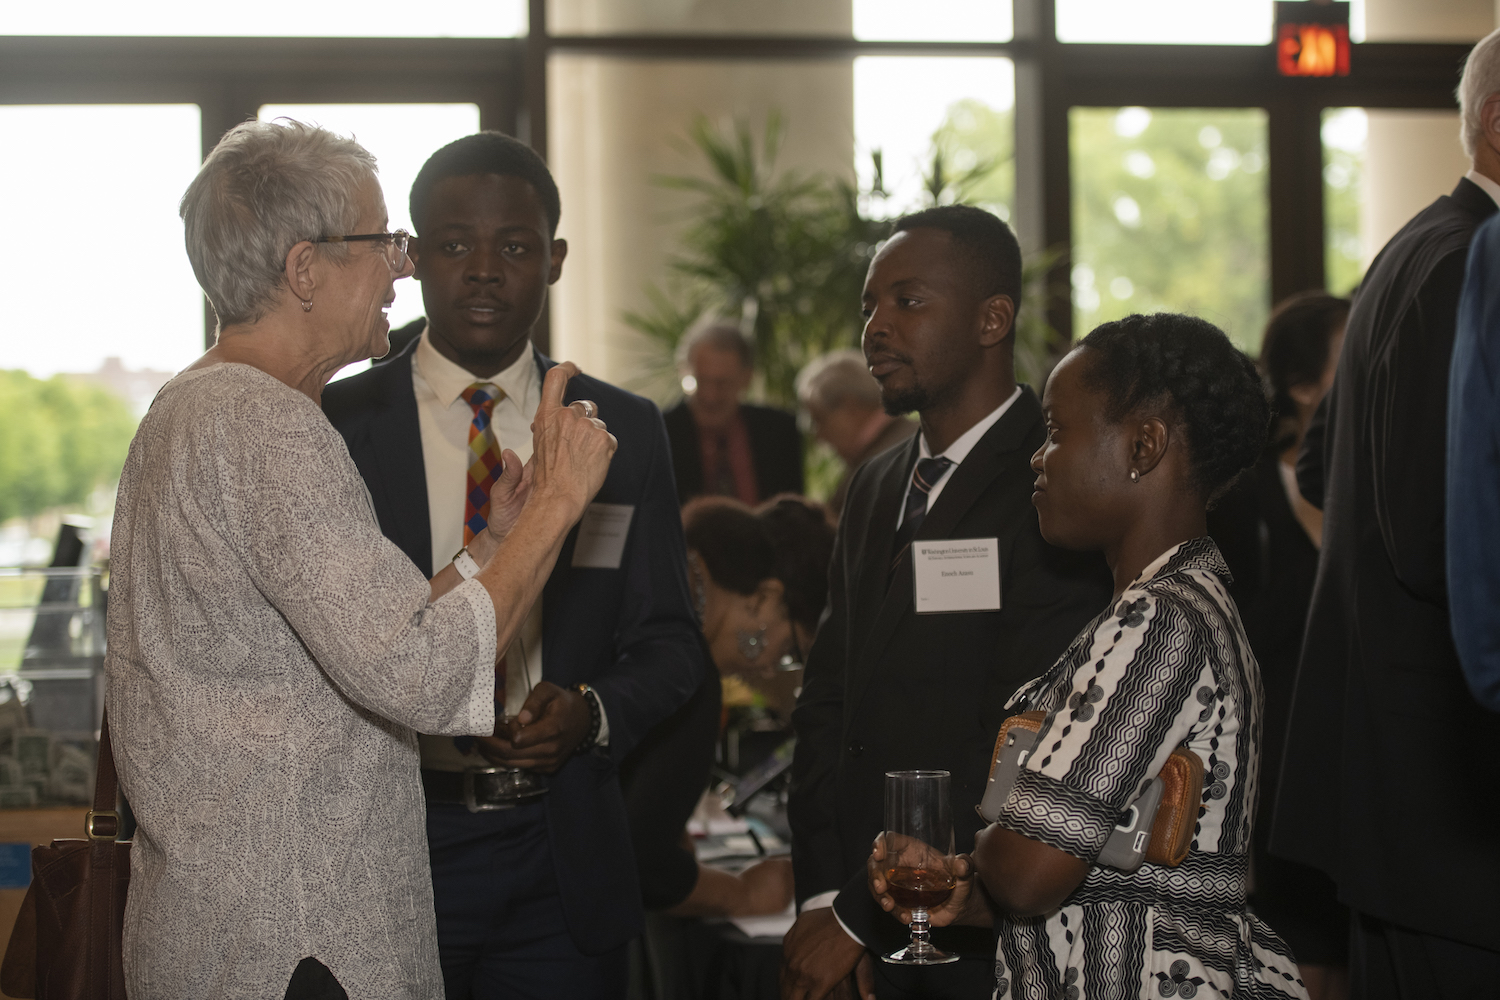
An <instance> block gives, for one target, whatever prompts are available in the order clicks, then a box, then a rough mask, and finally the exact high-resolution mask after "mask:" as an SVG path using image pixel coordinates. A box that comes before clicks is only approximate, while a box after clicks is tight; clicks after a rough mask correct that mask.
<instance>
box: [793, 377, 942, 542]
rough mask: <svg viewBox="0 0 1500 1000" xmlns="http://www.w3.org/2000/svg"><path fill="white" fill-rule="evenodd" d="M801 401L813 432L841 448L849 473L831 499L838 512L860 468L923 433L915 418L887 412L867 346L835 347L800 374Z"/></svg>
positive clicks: (831, 503) (842, 477)
mask: <svg viewBox="0 0 1500 1000" xmlns="http://www.w3.org/2000/svg"><path fill="white" fill-rule="evenodd" d="M797 401H798V402H799V403H801V404H802V409H803V410H805V411H807V416H808V419H809V420H811V421H812V430H813V436H814V437H816V438H817V439H818V440H819V441H824V442H826V443H827V444H828V446H829V447H830V448H832V449H833V450H834V451H836V452H838V456H839V458H840V459H842V460H843V462H844V474H843V476H841V477H840V478H839V484H838V487H837V488H836V489H835V490H834V491H833V496H832V497H830V498H829V500H828V508H829V510H831V511H833V514H834V516H835V517H838V516H840V515H841V514H843V512H844V497H845V495H847V494H848V492H849V480H850V479H851V478H853V476H854V470H855V469H857V468H859V467H860V466H861V465H864V464H865V462H867V461H869V460H870V459H872V458H874V457H875V456H876V455H879V454H880V453H881V452H883V451H886V450H888V449H890V448H894V447H895V446H896V445H898V444H901V443H902V442H904V441H907V440H909V439H910V438H911V436H912V435H913V434H915V433H916V432H917V425H916V423H915V422H914V421H912V420H909V419H907V418H906V417H901V416H891V415H890V414H889V413H886V412H885V408H884V407H883V406H882V404H881V402H880V383H879V382H877V381H875V376H873V375H871V374H870V368H869V366H868V365H867V364H865V356H864V353H863V352H861V351H857V350H854V349H853V348H850V349H848V350H843V351H830V352H829V353H827V354H825V355H823V356H822V357H820V358H816V359H814V360H813V361H811V362H810V363H809V364H808V365H807V367H805V368H803V369H802V371H801V372H799V373H798V374H797Z"/></svg>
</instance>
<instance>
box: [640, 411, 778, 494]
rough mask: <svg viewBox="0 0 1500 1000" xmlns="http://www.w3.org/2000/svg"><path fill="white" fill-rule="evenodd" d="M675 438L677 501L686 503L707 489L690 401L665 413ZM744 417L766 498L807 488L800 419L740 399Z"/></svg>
mask: <svg viewBox="0 0 1500 1000" xmlns="http://www.w3.org/2000/svg"><path fill="white" fill-rule="evenodd" d="M662 417H663V419H664V420H665V421H666V423H667V437H668V439H670V440H671V442H672V467H673V468H674V469H676V470H677V502H678V503H687V502H688V501H689V500H691V499H692V498H693V497H695V496H697V495H699V494H700V493H702V492H703V451H702V449H701V447H700V446H699V443H698V423H697V421H695V420H694V419H693V413H692V411H691V410H689V409H688V405H687V400H683V401H682V402H679V403H678V404H677V405H676V406H674V407H672V408H671V409H669V410H667V412H666V413H664V414H662ZM740 417H741V419H743V420H744V421H745V430H746V431H747V432H748V433H749V435H750V457H751V458H752V460H753V461H754V463H755V482H756V485H757V486H758V487H759V488H760V498H759V499H761V500H768V499H770V498H771V497H774V496H775V495H776V494H778V493H801V492H802V432H801V431H799V430H797V418H796V417H794V416H792V415H791V414H790V413H787V412H786V411H785V410H777V409H773V408H772V407H769V406H753V405H751V404H749V403H741V404H740Z"/></svg>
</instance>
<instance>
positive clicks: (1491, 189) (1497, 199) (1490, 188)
mask: <svg viewBox="0 0 1500 1000" xmlns="http://www.w3.org/2000/svg"><path fill="white" fill-rule="evenodd" d="M1464 176H1465V177H1467V178H1468V179H1469V180H1471V181H1473V182H1474V183H1475V184H1478V185H1479V190H1481V191H1483V192H1484V193H1485V194H1487V195H1489V196H1490V200H1491V201H1493V202H1494V203H1495V204H1496V206H1500V184H1496V183H1495V182H1494V181H1492V180H1490V179H1489V178H1488V177H1486V176H1484V174H1481V173H1480V172H1479V171H1477V170H1470V171H1469V172H1468V173H1466V174H1464Z"/></svg>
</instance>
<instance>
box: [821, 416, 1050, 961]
mask: <svg viewBox="0 0 1500 1000" xmlns="http://www.w3.org/2000/svg"><path fill="white" fill-rule="evenodd" d="M1020 398H1021V387H1020V386H1016V391H1015V392H1012V393H1011V394H1010V396H1009V397H1008V398H1007V399H1006V400H1005V402H1003V403H1001V404H1000V405H999V406H997V407H996V408H995V409H994V410H993V411H991V412H990V414H989V415H988V416H986V417H985V418H984V419H983V420H981V421H979V423H977V424H975V425H974V426H973V427H970V428H969V429H968V430H966V431H964V432H963V433H962V434H960V435H959V436H958V437H957V438H956V439H955V440H954V442H953V443H952V444H950V445H949V446H948V447H947V448H945V449H944V450H943V453H942V456H941V457H943V458H946V459H948V460H949V461H950V462H952V463H953V464H952V465H950V466H948V468H946V469H944V470H943V474H942V475H941V476H939V477H938V481H937V482H936V483H933V484H932V489H930V490H928V491H927V509H928V510H932V505H933V504H935V503H937V498H938V496H939V494H941V493H942V492H943V487H944V486H946V485H947V484H948V480H949V479H951V478H953V471H954V470H955V469H957V468H958V467H959V466H960V465H962V464H963V463H964V459H966V458H968V457H969V452H971V451H973V450H974V446H975V445H976V444H978V443H979V439H980V438H982V437H984V435H985V433H986V432H987V431H988V430H989V429H990V428H991V427H993V426H995V424H997V423H999V421H1000V418H1001V417H1003V416H1005V411H1006V410H1009V409H1010V408H1011V406H1012V404H1014V403H1015V401H1016V400H1018V399H1020ZM917 457H918V459H919V460H920V459H923V458H936V457H938V456H935V455H933V454H932V449H931V448H929V447H928V446H927V435H926V434H925V433H920V434H919V435H918V455H917ZM910 488H911V487H910V483H908V484H907V489H910ZM905 495H906V494H905V492H904V491H903V493H902V496H903V497H905ZM905 519H906V504H905V503H902V504H901V505H900V506H899V507H897V508H896V529H897V530H900V528H901V522H902V521H904V520H905ZM837 896H838V891H837V890H833V891H830V892H820V893H818V894H817V895H816V896H813V897H811V898H809V899H808V900H807V902H805V903H803V904H802V912H803V913H806V912H807V911H808V910H817V909H821V908H823V907H825V906H832V905H833V901H834V899H835V898H836V897H837ZM834 919H836V920H837V919H838V914H837V913H835V914H834ZM839 926H840V927H843V928H844V932H845V933H846V934H848V935H849V936H850V937H852V938H854V939H855V940H856V941H858V940H859V938H858V936H857V935H856V934H855V933H854V932H853V931H851V930H849V928H848V926H847V925H846V924H845V923H844V922H843V921H842V920H839Z"/></svg>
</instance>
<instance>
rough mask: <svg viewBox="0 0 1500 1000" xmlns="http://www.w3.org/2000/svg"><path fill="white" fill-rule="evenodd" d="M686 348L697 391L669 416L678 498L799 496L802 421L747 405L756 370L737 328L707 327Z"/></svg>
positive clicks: (752, 501)
mask: <svg viewBox="0 0 1500 1000" xmlns="http://www.w3.org/2000/svg"><path fill="white" fill-rule="evenodd" d="M680 352H681V353H680V355H679V356H680V358H681V360H682V363H683V366H684V370H685V371H686V372H687V373H688V374H689V375H690V376H691V377H692V379H693V391H692V392H691V393H689V394H688V396H687V398H686V399H684V400H682V401H681V402H680V403H678V404H677V405H676V406H673V407H671V408H669V409H668V410H667V412H666V413H665V414H663V418H664V419H665V420H666V423H667V437H668V438H669V439H670V440H671V442H672V468H673V469H674V470H675V471H676V474H677V499H678V502H679V503H687V502H688V501H689V500H691V499H692V498H693V497H696V496H702V495H704V494H707V495H710V496H731V497H736V498H738V499H740V500H742V501H744V502H745V503H747V504H750V505H752V506H753V505H755V504H757V503H759V502H760V501H762V500H769V499H770V498H771V497H774V496H775V495H776V494H778V493H801V492H802V434H801V432H799V431H798V430H797V418H796V417H794V416H793V415H792V414H790V413H787V412H785V411H784V410H778V409H776V408H775V407H771V406H756V405H754V404H751V403H745V402H741V397H743V396H744V394H745V390H746V389H748V388H750V380H751V379H752V378H753V377H754V375H755V355H754V349H753V348H752V347H751V345H750V341H749V340H748V339H747V338H746V337H745V335H744V334H742V333H740V331H739V328H738V327H736V326H734V325H732V324H730V323H725V322H722V321H720V322H713V323H709V324H707V325H705V326H701V327H699V328H697V329H695V330H693V331H692V332H690V333H689V334H688V335H687V336H686V337H685V338H684V339H683V342H682V345H681V348H680Z"/></svg>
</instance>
